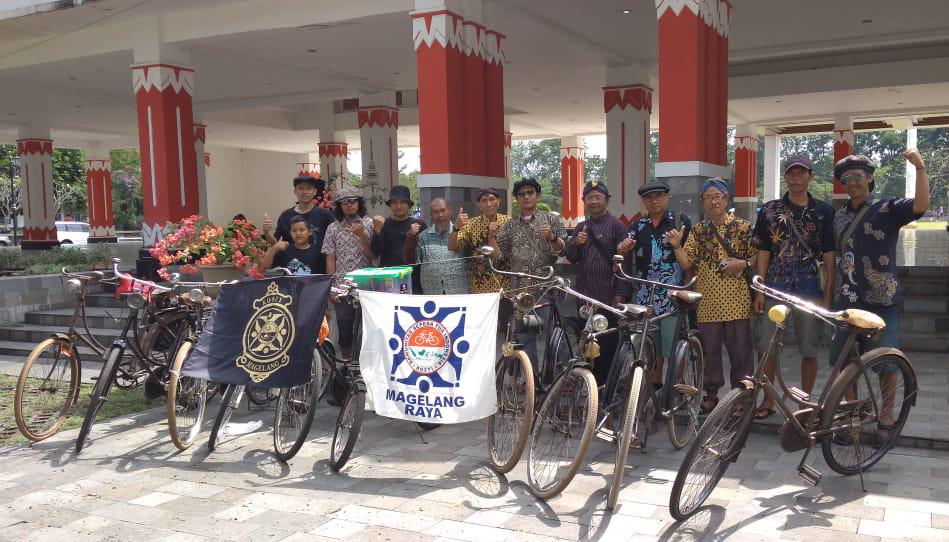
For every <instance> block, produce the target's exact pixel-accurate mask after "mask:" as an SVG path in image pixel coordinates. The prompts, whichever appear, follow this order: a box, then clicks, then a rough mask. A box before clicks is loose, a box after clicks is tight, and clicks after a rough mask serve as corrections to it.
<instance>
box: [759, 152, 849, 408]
mask: <svg viewBox="0 0 949 542" xmlns="http://www.w3.org/2000/svg"><path fill="white" fill-rule="evenodd" d="M784 180H785V182H786V183H787V186H788V191H787V193H785V194H784V197H782V198H781V199H776V200H773V201H769V202H767V203H765V204H764V205H763V206H762V207H761V210H760V211H759V212H758V220H757V222H756V223H755V231H754V243H755V246H757V247H758V258H757V262H756V270H757V273H758V274H759V275H761V276H762V277H763V278H764V281H765V285H767V286H769V287H771V288H774V289H776V290H781V291H782V292H787V293H789V294H791V295H794V296H797V297H801V298H804V299H806V300H808V301H811V302H813V303H816V304H818V305H823V306H824V308H826V309H829V308H830V301H831V297H832V295H833V283H834V274H835V273H834V268H835V265H836V259H835V257H834V210H833V209H832V208H831V206H830V205H828V204H827V203H824V202H823V201H818V200H815V199H814V198H813V197H812V196H811V194H810V193H809V192H808V191H807V187H808V186H809V185H810V183H811V181H812V180H814V172H813V169H812V166H811V159H810V157H809V156H807V155H806V154H795V155H793V156H791V157H789V158H788V159H787V160H786V161H785V162H784ZM820 267H823V268H824V269H825V270H826V271H827V284H826V285H825V286H824V287H823V290H822V289H821V284H820V278H819V275H820ZM777 303H778V302H777V301H775V300H774V299H771V298H768V299H765V295H764V294H763V293H761V292H757V294H756V295H755V299H754V302H753V307H754V311H755V312H756V313H757V314H765V313H766V312H767V311H768V309H770V308H771V307H772V306H774V305H776V304H777ZM791 316H792V321H793V322H794V336H795V338H796V339H797V348H798V352H800V354H801V389H803V390H804V391H805V392H807V393H808V394H810V393H811V391H813V389H814V381H815V380H816V379H817V349H818V348H819V347H820V337H821V322H820V320H818V319H817V318H815V317H814V316H811V315H809V314H807V313H805V312H802V311H798V310H795V311H792V313H791ZM773 334H774V324H773V323H772V322H771V320H770V319H769V318H767V317H766V316H760V317H758V318H757V319H756V320H755V325H754V335H755V348H756V349H757V350H758V355H759V356H760V355H763V354H764V353H765V351H766V350H767V349H768V343H769V342H770V341H771V336H772V335H773ZM774 371H775V365H774V364H770V365H769V366H768V367H767V369H766V371H765V372H766V373H767V374H768V377H769V378H774ZM773 413H774V403H773V402H772V400H771V397H770V396H767V395H766V396H765V398H764V399H763V400H762V402H761V406H760V407H759V408H758V410H757V412H755V419H756V420H763V419H765V418H767V417H768V416H770V415H771V414H773Z"/></svg>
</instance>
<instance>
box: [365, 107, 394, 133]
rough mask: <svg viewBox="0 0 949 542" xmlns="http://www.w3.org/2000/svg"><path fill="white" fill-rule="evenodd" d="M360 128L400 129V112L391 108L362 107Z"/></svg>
mask: <svg viewBox="0 0 949 542" xmlns="http://www.w3.org/2000/svg"><path fill="white" fill-rule="evenodd" d="M357 118H358V121H359V127H360V128H363V127H365V126H369V127H370V128H372V127H373V126H387V127H389V128H396V129H398V128H399V110H398V109H393V108H391V107H365V108H363V107H361V108H359V112H358V117H357Z"/></svg>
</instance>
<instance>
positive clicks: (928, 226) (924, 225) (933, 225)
mask: <svg viewBox="0 0 949 542" xmlns="http://www.w3.org/2000/svg"><path fill="white" fill-rule="evenodd" d="M916 229H917V230H944V229H946V222H923V221H921V220H920V221H917V222H916Z"/></svg>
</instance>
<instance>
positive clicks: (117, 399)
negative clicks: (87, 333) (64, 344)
mask: <svg viewBox="0 0 949 542" xmlns="http://www.w3.org/2000/svg"><path fill="white" fill-rule="evenodd" d="M16 381H17V377H16V376H11V375H3V374H0V405H2V406H0V446H2V445H7V444H22V443H25V442H29V441H28V440H27V439H26V437H24V436H23V435H21V434H20V432H19V431H18V430H17V427H16V419H15V418H14V415H13V400H14V395H15V394H16ZM92 386H93V385H92V384H83V385H82V387H81V388H80V389H79V402H78V403H76V404H75V405H74V406H73V407H72V409H71V410H70V411H69V417H68V418H66V421H65V422H63V425H62V427H60V428H59V430H60V431H65V430H67V429H75V428H77V427H79V426H80V425H82V420H83V418H84V417H85V416H86V409H87V408H88V407H89V395H90V394H91V393H92ZM161 403H163V401H162V400H161V399H156V400H154V401H149V400H147V399H146V398H145V392H144V391H143V390H141V389H132V390H123V389H119V388H117V387H115V386H113V387H112V390H111V391H110V392H109V400H108V401H106V402H105V404H103V405H102V408H101V409H99V414H98V416H97V417H96V420H97V421H98V420H104V419H107V418H115V417H117V416H125V415H128V414H134V413H136V412H142V411H143V410H148V409H150V408H152V407H155V406H157V405H159V404H161Z"/></svg>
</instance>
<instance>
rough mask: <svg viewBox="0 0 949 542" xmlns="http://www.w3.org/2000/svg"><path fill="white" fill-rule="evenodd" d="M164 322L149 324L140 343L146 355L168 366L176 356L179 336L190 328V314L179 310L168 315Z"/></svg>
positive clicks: (157, 362) (159, 363)
mask: <svg viewBox="0 0 949 542" xmlns="http://www.w3.org/2000/svg"><path fill="white" fill-rule="evenodd" d="M163 322H164V325H163V324H161V323H159V322H158V321H155V322H152V323H151V324H150V325H147V327H146V328H145V330H144V332H143V334H142V340H141V343H139V344H140V345H141V348H142V354H144V355H145V357H147V358H149V359H151V360H152V361H154V362H155V363H156V364H158V365H163V366H166V367H167V366H169V365H171V362H172V360H173V358H174V355H175V350H176V348H175V347H176V346H177V345H178V343H179V342H180V341H179V340H178V339H179V337H181V335H182V334H183V333H185V332H186V331H187V330H188V314H187V313H185V312H178V313H175V314H172V315H170V316H168V317H167V318H166V319H164V320H163Z"/></svg>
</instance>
